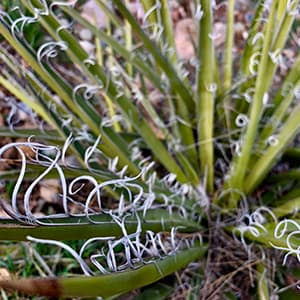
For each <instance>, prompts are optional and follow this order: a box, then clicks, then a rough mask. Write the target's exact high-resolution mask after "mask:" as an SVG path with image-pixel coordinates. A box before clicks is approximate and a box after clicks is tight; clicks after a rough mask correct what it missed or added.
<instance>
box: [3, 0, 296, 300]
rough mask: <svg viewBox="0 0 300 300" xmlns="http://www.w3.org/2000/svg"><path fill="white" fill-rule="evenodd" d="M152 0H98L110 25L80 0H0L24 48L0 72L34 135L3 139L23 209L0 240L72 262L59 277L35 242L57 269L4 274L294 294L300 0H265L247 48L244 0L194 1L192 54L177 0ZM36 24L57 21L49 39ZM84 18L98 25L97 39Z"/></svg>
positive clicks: (120, 285)
mask: <svg viewBox="0 0 300 300" xmlns="http://www.w3.org/2000/svg"><path fill="white" fill-rule="evenodd" d="M141 2H142V4H143V7H144V11H145V14H144V17H143V19H142V20H137V19H136V18H135V16H134V15H133V14H132V13H131V12H130V11H129V9H128V7H129V6H128V2H127V1H120V0H115V1H111V2H108V3H106V1H101V0H99V1H97V3H98V5H99V7H100V8H101V9H102V10H103V11H104V12H105V14H106V16H107V20H108V24H107V28H105V29H99V28H97V27H96V26H95V25H94V22H93V20H92V19H91V20H89V21H88V20H87V19H84V18H83V17H82V16H81V15H80V13H79V12H78V9H79V7H77V6H76V1H71V2H68V3H65V2H55V1H53V2H52V1H38V0H31V1H27V0H22V1H21V3H22V5H23V6H24V8H25V9H26V10H27V11H28V12H29V15H27V14H25V13H23V11H22V10H19V11H20V15H19V16H18V18H17V19H15V20H12V19H11V18H10V17H9V14H8V13H6V12H4V11H3V12H1V18H0V34H1V35H2V37H3V38H4V39H5V40H6V41H7V42H8V43H9V44H10V47H11V48H12V49H14V51H15V52H16V53H17V54H18V55H11V52H9V51H8V50H7V48H5V47H3V46H2V47H1V48H0V51H1V63H2V64H4V65H5V66H6V67H5V68H2V69H1V76H0V84H1V85H2V86H3V87H4V88H5V89H6V90H7V92H9V93H10V96H7V97H9V99H10V100H11V102H10V103H11V104H10V105H11V106H10V107H11V113H10V116H11V117H10V118H8V119H7V120H8V128H2V129H1V134H2V135H6V136H11V137H19V138H24V137H28V136H30V137H29V138H28V139H27V140H21V141H20V140H18V141H16V142H13V143H10V144H7V145H5V146H3V147H2V148H1V149H0V156H1V158H2V159H3V160H4V161H6V163H7V164H8V165H7V166H6V169H5V170H4V171H1V179H2V180H3V182H4V183H5V184H6V185H7V187H9V193H10V197H7V198H9V199H6V198H5V196H2V197H1V204H2V207H3V209H4V211H5V212H6V213H7V214H8V215H9V216H10V218H3V219H1V226H0V239H1V240H3V241H4V240H11V241H17V242H18V241H19V242H20V241H27V242H28V243H29V245H31V247H36V246H33V245H36V244H37V245H39V244H44V245H49V247H50V246H53V247H58V248H59V249H61V250H60V251H62V254H61V255H60V258H61V261H62V263H61V264H62V266H66V265H70V264H71V263H70V260H71V259H73V263H72V267H69V268H68V269H67V270H69V271H68V272H64V274H65V275H60V276H58V277H56V276H55V271H59V270H61V266H60V267H59V268H55V267H53V268H52V269H51V268H50V267H49V265H52V264H53V261H54V260H55V258H54V256H53V254H51V255H47V253H46V254H45V255H43V253H40V254H39V252H41V251H38V250H37V249H39V248H32V249H36V250H35V252H34V253H35V255H36V257H35V260H36V261H37V262H38V263H35V265H36V266H37V267H38V273H39V274H40V275H41V277H42V276H43V277H45V278H18V279H13V280H12V279H10V280H8V279H7V280H1V281H0V286H1V287H2V288H4V289H6V290H16V291H20V292H23V293H27V294H32V295H41V296H51V297H103V298H109V297H117V296H119V295H121V294H124V293H127V292H130V291H133V290H136V289H140V294H139V295H137V296H136V299H139V298H141V297H146V296H147V295H153V294H155V295H157V298H158V299H164V298H166V297H172V296H174V297H175V296H176V297H179V296H180V297H182V298H184V299H185V298H186V299H199V298H202V299H217V298H218V297H219V298H220V297H223V298H227V299H246V298H251V297H252V298H253V299H258V298H259V299H269V298H271V297H275V296H279V297H282V299H284V297H286V296H287V294H285V293H287V292H286V291H287V290H288V288H293V287H295V286H296V285H297V276H298V275H297V271H295V272H294V270H293V269H296V268H297V266H298V263H299V260H300V259H299V255H300V254H299V236H298V234H299V232H300V222H299V220H298V218H299V213H298V209H299V205H300V198H299V197H300V189H299V172H298V171H297V164H295V161H296V160H298V159H299V149H298V148H297V147H298V144H297V133H298V131H299V127H300V115H299V103H298V100H299V88H300V81H299V74H300V57H297V58H294V59H293V60H292V64H291V67H290V68H289V70H288V73H287V74H286V75H280V72H277V71H278V70H280V69H281V68H282V67H283V66H285V62H286V60H285V57H284V56H283V49H284V47H285V45H286V43H287V41H289V40H290V39H289V37H293V22H294V20H295V18H296V16H297V15H298V14H299V1H295V0H293V1H290V0H283V1H279V0H273V1H258V3H257V7H256V10H255V13H254V15H253V18H252V23H251V24H249V32H248V36H247V40H246V41H245V46H244V49H243V52H242V54H241V55H240V56H239V57H237V56H235V55H233V51H232V49H233V41H234V35H235V33H234V12H235V1H233V0H229V1H224V2H221V3H220V4H218V5H216V4H215V3H214V1H207V0H195V1H194V2H193V5H191V10H192V12H193V15H194V19H195V24H196V26H197V34H198V42H197V43H196V44H197V45H198V46H197V45H196V57H195V58H194V59H192V60H191V61H190V62H184V61H180V60H179V59H178V56H177V53H176V48H175V42H174V33H173V25H172V18H171V14H170V8H169V4H168V1H165V0H161V1H154V0H153V1H141ZM219 5H221V6H223V5H224V6H226V13H227V30H226V39H225V44H224V48H222V49H220V48H216V47H215V44H214V41H215V38H216V37H215V35H214V31H213V22H214V14H215V12H216V11H217V10H218V9H219ZM17 24H19V25H20V26H16V25H17ZM26 24H38V25H39V26H42V27H43V28H44V30H45V32H46V33H47V34H48V35H49V36H48V37H47V42H45V43H43V44H42V45H41V46H40V47H39V48H38V49H34V47H32V46H31V45H30V41H28V39H27V38H26V35H25V34H24V33H23V30H22V29H23V28H25V26H26ZM77 27H79V28H86V29H88V30H89V33H90V34H91V36H92V37H91V39H92V41H93V44H94V46H95V49H94V51H92V52H91V53H88V52H87V51H86V50H85V48H84V45H83V44H82V43H80V42H79V41H78V36H77V33H76V28H77ZM220 54H222V55H220ZM217 57H221V60H220V61H218V60H217V59H216V58H217ZM24 62H26V64H24ZM278 78H279V79H280V84H278ZM153 95H157V97H153ZM16 99H18V100H20V101H22V102H23V103H25V104H26V109H27V110H26V113H27V114H28V116H30V117H32V119H33V120H34V122H35V124H36V125H37V126H35V128H34V129H30V130H29V129H26V128H22V126H21V127H20V126H19V127H18V126H17V125H18V121H19V120H18V115H16V113H15V112H16V111H18V110H20V109H21V108H23V109H24V107H21V106H20V103H19V102H17V101H16ZM12 115H14V118H13V117H12ZM45 122H46V123H45ZM8 153H14V155H15V156H14V157H13V158H12V157H10V159H5V157H7V156H8ZM11 164H13V166H14V167H16V166H17V167H18V169H16V168H14V169H9V166H10V165H11ZM45 179H55V180H56V181H57V182H58V186H59V191H58V192H57V193H56V200H55V201H56V204H57V207H56V209H55V210H54V211H53V209H52V210H49V207H48V206H47V207H46V208H45V207H44V208H43V207H42V208H41V205H38V203H39V201H41V200H39V201H37V200H36V199H34V195H35V191H36V190H37V189H38V188H39V185H40V184H42V183H43V182H44V180H45ZM9 182H13V183H14V184H13V185H11V183H10V184H9ZM12 186H13V188H12ZM24 186H25V188H24ZM3 189H4V191H5V186H4V188H3ZM7 190H8V189H7ZM3 195H4V194H3ZM8 200H10V201H8ZM38 213H43V215H42V216H41V215H40V214H38ZM74 241H79V242H76V243H74ZM4 245H5V247H6V245H7V244H4ZM26 245H27V244H26ZM46 248H47V247H46ZM46 252H47V251H46ZM15 257H19V255H16V256H15ZM3 260H4V261H6V262H7V263H8V261H7V260H6V259H5V258H3ZM10 260H11V258H10ZM66 262H67V263H66ZM56 265H57V263H56ZM184 267H186V269H185V270H184V271H180V270H182V268H184ZM179 271H180V272H179ZM175 272H179V273H176V274H177V277H176V278H177V279H176V280H175V279H174V277H169V278H168V279H164V278H165V277H167V276H168V275H170V274H172V273H175ZM56 273H59V274H62V272H56ZM66 273H67V274H66ZM68 273H69V275H70V276H68ZM150 284H152V285H151V286H149V288H144V287H146V286H148V285H150ZM288 293H289V295H288V297H290V298H289V299H292V298H291V297H297V293H298V292H297V291H295V290H293V289H290V290H289V291H288Z"/></svg>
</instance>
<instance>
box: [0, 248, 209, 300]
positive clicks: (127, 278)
mask: <svg viewBox="0 0 300 300" xmlns="http://www.w3.org/2000/svg"><path fill="white" fill-rule="evenodd" d="M205 251H206V247H205V246H199V247H194V248H190V249H186V250H181V251H179V252H177V253H176V254H175V255H170V256H167V257H165V258H163V259H160V260H156V261H154V262H152V263H149V264H146V265H145V266H143V267H140V268H138V269H136V270H128V271H123V272H117V273H113V274H108V275H102V276H93V277H71V278H43V279H19V280H11V281H5V280H1V281H0V287H1V288H4V289H6V290H10V289H13V290H17V291H20V292H22V293H26V294H31V295H41V296H48V297H55V298H58V297H62V298H65V297H99V296H100V297H103V298H107V297H110V296H113V295H121V294H124V293H126V292H128V291H130V290H134V289H137V288H140V287H143V286H146V285H149V284H151V283H153V282H156V281H158V280H159V279H161V278H163V277H165V276H167V275H169V274H171V273H173V272H175V271H177V270H180V269H181V268H183V267H185V266H186V265H187V264H189V263H190V262H192V261H194V260H196V259H197V258H199V257H201V256H202V255H203V254H204V253H205Z"/></svg>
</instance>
